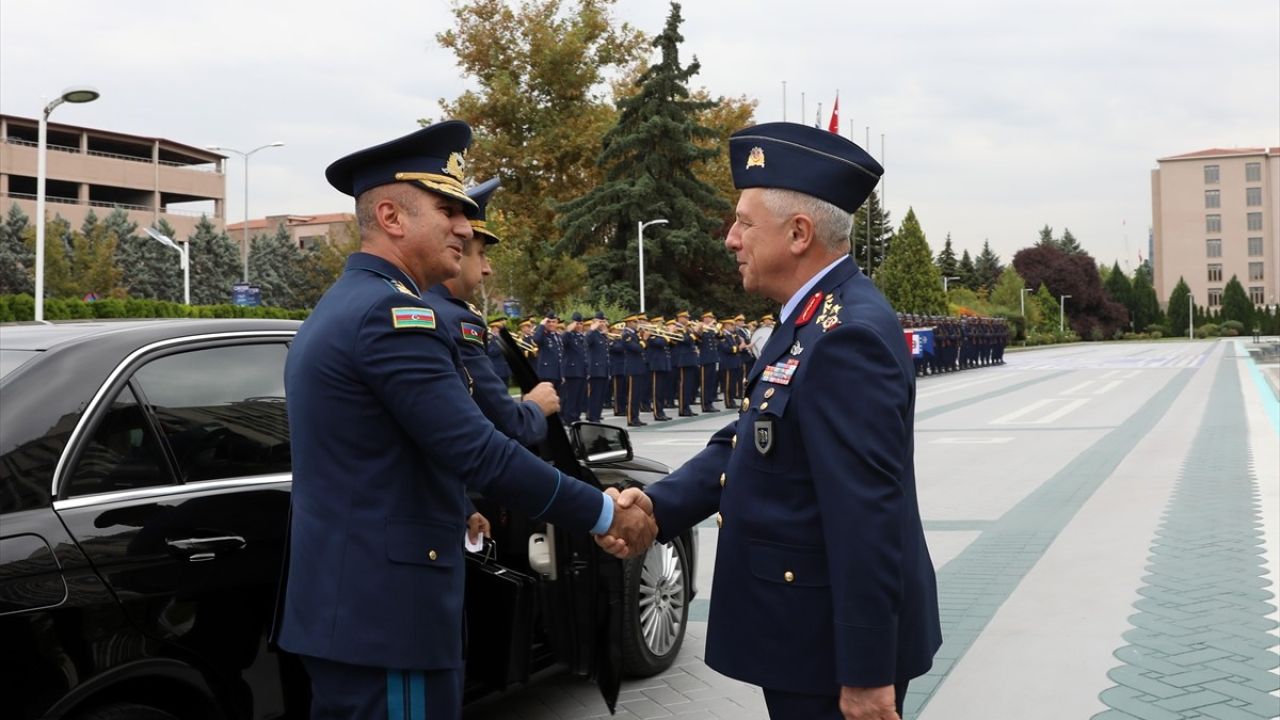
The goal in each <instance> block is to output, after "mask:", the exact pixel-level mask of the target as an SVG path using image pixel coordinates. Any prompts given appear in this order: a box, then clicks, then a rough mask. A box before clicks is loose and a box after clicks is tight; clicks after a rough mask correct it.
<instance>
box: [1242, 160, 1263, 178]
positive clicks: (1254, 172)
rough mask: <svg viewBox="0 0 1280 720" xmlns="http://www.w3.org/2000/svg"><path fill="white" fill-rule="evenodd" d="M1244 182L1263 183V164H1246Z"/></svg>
mask: <svg viewBox="0 0 1280 720" xmlns="http://www.w3.org/2000/svg"><path fill="white" fill-rule="evenodd" d="M1244 181H1245V182H1262V163H1245V164H1244Z"/></svg>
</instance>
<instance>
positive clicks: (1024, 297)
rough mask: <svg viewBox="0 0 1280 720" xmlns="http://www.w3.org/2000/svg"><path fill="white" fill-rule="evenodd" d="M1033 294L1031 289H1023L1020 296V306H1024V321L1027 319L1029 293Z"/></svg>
mask: <svg viewBox="0 0 1280 720" xmlns="http://www.w3.org/2000/svg"><path fill="white" fill-rule="evenodd" d="M1029 292H1031V288H1022V292H1021V293H1019V294H1018V304H1019V305H1021V306H1022V320H1023V321H1024V322H1025V321H1026V319H1027V293H1029Z"/></svg>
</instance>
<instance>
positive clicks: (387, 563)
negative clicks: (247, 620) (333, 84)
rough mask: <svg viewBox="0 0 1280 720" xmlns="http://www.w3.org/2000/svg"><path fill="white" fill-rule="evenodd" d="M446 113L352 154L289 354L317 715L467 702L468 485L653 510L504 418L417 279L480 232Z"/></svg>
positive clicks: (607, 514) (540, 506)
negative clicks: (338, 265)
mask: <svg viewBox="0 0 1280 720" xmlns="http://www.w3.org/2000/svg"><path fill="white" fill-rule="evenodd" d="M470 139H471V129H470V128H469V127H468V126H467V125H466V124H465V123H461V122H457V121H449V122H444V123H439V124H436V125H432V126H430V127H427V128H423V129H420V130H418V131H417V132H414V133H411V134H409V135H407V136H405V137H403V138H399V139H397V140H393V141H391V142H388V143H384V144H382V145H379V146H375V147H372V148H369V149H366V150H362V151H359V152H357V153H353V154H351V155H348V156H346V157H344V158H342V159H340V160H338V161H337V162H335V163H333V164H332V165H330V166H329V168H328V170H327V171H326V173H325V174H326V177H327V178H328V180H329V182H330V184H332V185H333V186H334V187H335V188H337V189H338V190H339V191H340V192H343V193H345V194H348V195H351V196H354V197H355V198H356V217H357V222H358V223H359V226H360V239H361V244H360V251H359V252H356V253H354V254H352V255H351V257H350V258H349V259H348V261H347V266H346V271H345V272H344V273H343V274H342V276H341V277H339V278H338V280H337V282H335V283H334V285H333V286H332V287H331V288H329V290H328V291H327V292H326V293H325V295H324V297H322V298H321V299H320V301H319V303H318V304H317V305H316V308H315V310H314V312H312V313H311V316H310V317H309V318H308V319H307V320H306V321H305V322H304V323H302V327H301V328H300V329H299V330H298V334H297V336H296V338H295V339H294V342H293V344H292V346H291V347H290V350H289V359H288V361H287V362H286V365H285V377H284V381H285V389H286V392H287V393H288V397H289V433H290V440H291V447H292V462H293V490H292V500H291V518H292V519H291V522H290V531H289V538H290V545H289V548H290V549H289V564H288V570H287V576H286V578H285V580H284V588H285V591H284V597H283V601H282V602H283V607H282V609H281V613H280V622H279V625H278V626H277V627H276V631H277V632H276V633H275V634H276V635H277V638H278V642H279V645H280V646H281V647H282V648H284V649H285V650H287V651H289V652H293V653H296V654H298V655H299V656H300V657H301V658H302V663H303V665H304V667H306V669H307V672H308V674H309V675H310V677H311V683H312V698H311V716H312V717H313V718H338V717H342V718H358V719H360V720H373V719H374V718H377V720H386V719H388V718H401V717H403V718H408V717H409V716H410V712H411V710H415V711H417V713H419V714H418V715H417V716H421V714H420V713H422V712H424V711H425V715H426V716H427V717H439V718H457V717H459V716H460V714H461V702H462V667H463V660H462V644H463V632H462V608H463V578H464V572H465V563H464V562H463V544H462V540H463V532H464V530H463V528H464V521H465V518H466V515H465V514H464V513H465V509H466V502H467V494H466V490H467V487H468V486H470V487H472V488H474V489H476V490H478V491H480V492H482V493H484V494H485V495H486V496H488V497H491V498H493V499H495V500H498V501H499V502H501V503H503V504H504V505H506V506H508V507H510V508H513V509H516V510H518V511H519V512H522V513H527V514H528V515H529V516H530V518H532V519H534V520H545V521H547V522H551V523H555V524H556V525H557V526H559V527H562V528H569V529H571V530H572V531H577V532H581V531H593V532H597V533H599V532H604V531H605V530H606V529H607V528H609V527H614V528H618V529H620V530H625V529H626V528H627V527H628V526H629V527H630V528H631V529H630V530H629V532H631V533H632V534H633V535H635V537H636V541H637V542H641V541H642V540H643V537H644V535H647V534H651V530H648V529H647V528H650V527H651V525H652V519H651V518H648V517H642V516H637V515H636V514H635V513H633V512H632V509H616V508H615V504H614V502H613V500H612V499H611V498H609V496H608V495H606V494H604V493H602V492H601V491H600V490H598V489H596V488H593V487H591V486H590V485H587V484H585V483H582V482H579V481H578V480H575V479H573V478H570V477H567V476H564V475H562V474H561V473H560V472H558V471H557V470H556V469H555V468H553V467H551V466H550V465H548V464H547V463H545V462H543V461H542V460H541V459H540V458H538V457H537V456H536V455H534V454H532V453H530V452H529V451H528V450H526V449H525V448H523V447H522V446H521V445H520V444H519V443H517V442H516V441H515V440H512V439H510V438H508V437H506V436H504V435H502V434H501V433H499V432H497V431H496V430H495V429H494V427H493V425H492V424H491V423H490V422H489V421H488V420H486V419H485V417H484V415H482V414H481V412H480V409H479V408H478V407H477V406H476V404H475V402H473V401H472V398H471V395H470V393H469V392H468V391H469V389H470V386H469V383H468V381H467V375H468V373H467V370H466V366H465V365H464V364H463V362H462V360H461V356H460V354H459V351H458V347H457V345H456V344H455V343H454V342H453V340H452V339H450V337H449V334H448V333H447V332H445V331H444V330H443V328H441V327H440V320H439V315H438V314H437V310H436V308H434V307H432V304H431V303H432V302H435V301H434V300H427V299H424V297H423V291H422V289H423V288H426V287H430V286H433V285H435V284H437V283H440V282H443V281H444V280H447V279H449V278H452V277H456V276H457V275H458V274H459V273H460V272H461V264H460V263H461V257H462V254H463V250H464V248H465V244H466V242H467V241H468V240H470V239H471V237H472V228H471V224H470V223H469V222H468V219H467V217H466V214H465V212H464V209H465V208H467V207H474V201H473V200H471V199H470V198H468V197H467V195H466V193H465V192H464V190H463V185H462V178H463V165H462V157H463V153H464V152H465V150H466V148H467V145H468V144H469V143H470Z"/></svg>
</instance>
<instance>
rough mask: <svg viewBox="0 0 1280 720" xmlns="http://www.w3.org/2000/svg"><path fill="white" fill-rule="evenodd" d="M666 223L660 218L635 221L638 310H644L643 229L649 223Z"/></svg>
mask: <svg viewBox="0 0 1280 720" xmlns="http://www.w3.org/2000/svg"><path fill="white" fill-rule="evenodd" d="M666 224H667V221H666V220H662V219H658V220H650V221H649V222H640V221H637V222H636V244H637V245H639V246H640V312H644V229H645V228H647V227H649V226H650V225H666Z"/></svg>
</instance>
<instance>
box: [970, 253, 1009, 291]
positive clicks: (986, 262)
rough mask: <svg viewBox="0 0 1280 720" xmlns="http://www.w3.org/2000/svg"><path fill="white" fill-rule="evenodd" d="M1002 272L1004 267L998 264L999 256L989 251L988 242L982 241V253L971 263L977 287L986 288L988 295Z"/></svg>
mask: <svg viewBox="0 0 1280 720" xmlns="http://www.w3.org/2000/svg"><path fill="white" fill-rule="evenodd" d="M1002 272H1004V266H1003V265H1001V264H1000V256H999V255H996V254H995V253H994V252H992V251H991V241H990V240H983V241H982V252H981V253H978V258H977V260H974V262H973V274H974V278H975V280H976V281H977V283H978V287H983V288H986V289H987V291H988V293H989V292H990V291H991V289H992V288H994V287H995V286H996V283H997V282H999V281H1000V273H1002ZM974 290H977V288H974Z"/></svg>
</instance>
